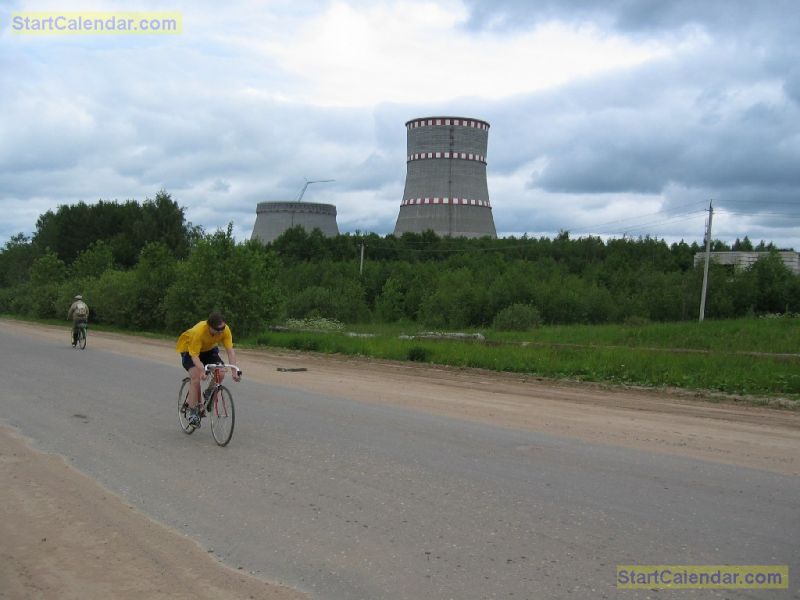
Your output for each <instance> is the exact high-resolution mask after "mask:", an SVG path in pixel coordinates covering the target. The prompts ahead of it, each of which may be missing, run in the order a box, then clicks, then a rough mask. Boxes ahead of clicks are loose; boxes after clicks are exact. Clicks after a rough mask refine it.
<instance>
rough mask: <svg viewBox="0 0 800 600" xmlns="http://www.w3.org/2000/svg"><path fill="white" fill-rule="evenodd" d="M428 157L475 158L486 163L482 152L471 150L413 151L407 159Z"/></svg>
mask: <svg viewBox="0 0 800 600" xmlns="http://www.w3.org/2000/svg"><path fill="white" fill-rule="evenodd" d="M428 158H455V159H460V160H475V161H478V162H482V163H483V164H486V157H485V156H484V155H483V154H472V153H471V152H415V153H414V154H409V155H408V157H407V159H408V161H409V162H410V161H412V160H425V159H428Z"/></svg>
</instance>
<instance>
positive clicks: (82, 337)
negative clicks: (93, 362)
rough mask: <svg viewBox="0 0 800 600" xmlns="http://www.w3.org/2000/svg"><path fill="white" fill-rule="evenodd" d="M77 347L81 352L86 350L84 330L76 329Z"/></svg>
mask: <svg viewBox="0 0 800 600" xmlns="http://www.w3.org/2000/svg"><path fill="white" fill-rule="evenodd" d="M78 347H79V348H80V349H81V350H84V349H86V328H85V327H78Z"/></svg>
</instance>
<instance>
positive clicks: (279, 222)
mask: <svg viewBox="0 0 800 600" xmlns="http://www.w3.org/2000/svg"><path fill="white" fill-rule="evenodd" d="M298 225H302V227H303V229H305V230H306V231H307V232H308V233H311V232H312V231H314V229H319V230H320V231H322V233H323V235H325V236H327V237H332V236H335V235H339V227H338V226H337V225H336V207H335V206H334V205H333V204H317V203H315V202H259V203H258V206H257V207H256V224H255V225H254V226H253V235H251V236H250V239H253V240H260V241H261V242H262V243H264V244H269V243H270V242H274V241H275V240H276V239H277V238H278V237H279V236H280V235H281V234H282V233H283V232H284V231H286V230H287V229H291V228H292V227H296V226H298Z"/></svg>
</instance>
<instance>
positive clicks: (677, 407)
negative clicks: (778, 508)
mask: <svg viewBox="0 0 800 600" xmlns="http://www.w3.org/2000/svg"><path fill="white" fill-rule="evenodd" d="M2 323H3V327H4V328H7V329H10V330H13V331H14V332H15V333H24V335H28V336H33V337H39V338H42V339H46V340H50V341H52V342H53V343H56V344H59V343H64V341H65V339H66V335H67V334H66V330H65V329H61V328H55V327H46V326H39V325H29V324H23V323H18V322H14V321H8V320H3V321H2ZM90 347H91V351H104V352H113V353H118V354H122V355H133V356H138V357H141V358H146V359H151V360H154V361H159V362H167V363H170V362H175V363H176V364H177V355H176V354H175V353H174V349H173V345H172V343H170V342H167V341H160V340H149V339H144V338H133V337H128V336H122V335H116V334H106V333H100V332H96V331H92V332H91V333H90ZM238 362H239V364H240V366H242V367H243V369H244V371H245V376H246V377H248V378H252V379H254V380H257V381H260V382H264V383H272V384H279V385H282V386H287V387H293V388H297V389H300V390H308V391H311V392H324V393H326V394H331V395H341V396H345V397H348V398H352V399H355V400H359V401H363V402H369V403H383V404H392V405H399V406H403V407H406V408H410V409H413V410H419V411H424V412H430V413H434V414H440V415H447V416H451V417H456V418H461V419H466V420H472V421H478V422H483V423H490V424H494V425H499V426H503V427H512V428H518V429H526V430H532V431H543V432H547V433H549V434H553V435H559V436H564V437H572V438H577V439H580V440H585V441H590V442H597V443H603V444H609V445H615V446H623V447H628V448H636V449H641V450H646V451H648V452H657V453H664V454H672V455H679V456H685V457H692V458H697V459H702V460H708V461H717V462H722V463H726V464H731V465H737V466H742V467H750V468H756V469H763V470H768V471H773V472H777V473H781V474H788V475H794V476H798V475H800V459H799V458H798V457H800V413H798V412H789V411H782V410H776V409H769V408H759V407H751V406H743V405H738V404H726V403H720V402H716V403H710V402H704V401H702V400H698V399H696V398H692V397H690V396H689V395H682V394H667V393H658V392H653V391H646V390H622V389H617V390H610V389H603V388H601V387H598V386H588V385H572V384H560V383H555V382H548V381H540V380H535V379H528V378H524V377H520V376H518V375H504V374H497V373H488V372H477V371H464V370H457V369H446V368H436V367H429V366H421V365H416V364H413V365H410V364H399V363H390V362H384V361H372V360H366V359H351V358H343V357H328V356H318V355H305V354H296V353H289V352H261V351H248V350H240V351H239V361H238ZM279 367H284V368H297V367H303V368H306V369H307V371H301V372H291V371H279V370H277V369H278V368H279ZM0 539H2V540H3V543H2V544H0V598H2V599H6V598H8V599H11V598H82V599H87V598H88V599H91V598H109V597H115V598H129V597H130V598H134V597H136V598H184V597H186V598H189V597H192V598H300V597H302V596H301V595H300V594H298V593H297V592H294V591H292V590H289V589H286V588H281V587H280V586H277V585H271V584H268V583H266V582H263V581H260V580H258V579H256V578H253V577H249V576H247V575H246V574H244V573H242V572H240V571H236V570H231V569H229V568H227V567H224V566H222V565H221V564H220V563H219V562H217V561H216V560H214V558H213V555H212V554H210V553H209V552H207V551H205V550H204V549H202V548H200V547H199V546H197V545H196V544H195V543H194V542H192V541H191V540H189V539H188V538H186V537H184V536H183V535H181V534H180V533H178V532H175V531H171V530H169V529H167V528H165V527H163V526H161V525H158V524H155V523H153V522H152V521H150V520H149V519H148V518H147V517H146V516H144V515H142V514H140V513H138V512H137V511H135V510H132V509H131V508H130V507H129V506H128V505H127V504H126V503H125V502H124V501H123V500H122V499H121V498H119V497H117V496H116V495H114V494H112V493H110V492H109V491H107V490H105V489H104V488H102V487H100V486H99V485H97V484H96V483H94V482H93V481H92V480H90V479H88V478H87V477H85V476H83V475H82V474H80V473H78V472H77V471H75V470H74V469H73V468H72V467H70V466H69V465H67V464H66V463H65V462H64V461H63V460H61V459H60V458H58V457H54V456H49V455H44V454H41V453H39V452H36V451H35V450H33V449H32V448H31V447H30V446H29V445H28V444H26V443H25V441H24V440H22V439H21V438H19V437H18V436H16V435H15V434H14V433H13V432H12V431H11V430H10V429H7V428H0Z"/></svg>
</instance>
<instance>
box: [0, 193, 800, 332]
mask: <svg viewBox="0 0 800 600" xmlns="http://www.w3.org/2000/svg"><path fill="white" fill-rule="evenodd" d="M231 229H232V228H231V227H230V226H229V227H228V229H227V231H216V232H213V233H207V232H205V231H203V230H202V229H201V228H200V227H196V226H193V225H192V224H191V223H188V222H187V221H186V219H185V214H184V209H183V208H181V207H180V206H178V204H177V203H176V202H175V201H174V200H172V198H171V196H170V195H169V194H168V193H166V192H163V191H162V192H160V193H159V194H157V195H156V198H155V199H154V200H149V199H148V200H145V201H144V202H143V203H138V202H135V201H128V202H124V203H119V202H108V201H100V202H98V203H96V204H93V205H88V204H85V203H79V204H76V205H71V206H60V207H59V208H58V209H57V210H56V211H55V212H53V211H48V212H47V213H45V214H44V215H42V216H41V217H40V218H39V219H38V221H37V224H36V231H35V232H34V234H33V235H32V237H30V238H29V237H26V236H24V235H22V234H19V235H16V236H14V237H12V238H11V240H10V241H9V242H7V243H6V245H5V247H4V248H3V249H2V251H0V312H4V313H10V314H17V315H26V316H32V317H38V318H63V317H64V316H66V310H67V307H68V306H69V304H70V300H71V298H72V297H73V296H74V295H75V294H76V293H81V294H83V295H84V297H85V298H86V300H87V302H88V304H89V306H90V308H91V310H92V315H91V319H92V321H94V322H101V323H105V324H109V325H115V326H118V327H122V328H131V329H145V330H151V331H179V330H181V329H183V328H185V327H188V326H190V325H192V324H194V323H195V322H196V321H197V320H199V319H200V318H202V317H203V316H204V315H206V314H207V313H209V312H210V311H211V310H220V311H222V312H223V313H224V314H225V315H226V316H227V318H228V319H229V320H230V322H231V323H232V324H235V329H236V330H237V332H239V333H240V334H243V335H247V334H249V333H255V332H258V331H261V330H263V328H264V327H265V326H266V325H267V324H270V323H276V322H280V321H282V320H284V319H286V318H305V317H315V316H321V317H327V318H333V319H337V320H340V321H344V322H349V323H357V322H396V321H412V322H415V323H419V324H420V325H425V326H428V327H434V328H467V327H475V328H480V327H495V328H498V329H526V328H530V327H534V326H536V325H538V324H570V323H620V322H626V321H627V322H641V321H680V320H689V319H697V317H698V312H699V299H700V293H701V285H702V277H703V273H702V267H695V265H694V255H695V254H696V253H697V252H700V251H701V248H700V247H699V246H698V245H697V244H696V243H692V244H687V243H685V242H680V243H674V244H671V245H668V244H667V243H666V242H665V241H663V240H658V239H655V238H650V237H644V238H638V239H611V240H607V241H604V240H602V239H601V238H598V237H593V236H587V237H580V238H571V237H570V235H569V233H568V232H561V233H560V234H559V235H558V236H556V237H555V238H552V239H551V238H546V237H540V238H528V237H522V238H505V239H496V240H492V239H488V238H484V239H477V240H470V239H465V238H442V237H439V236H437V235H435V234H434V233H432V232H425V233H422V234H411V233H406V234H403V235H402V236H399V237H396V236H393V235H388V236H379V235H377V234H361V233H358V232H357V233H355V234H344V235H339V236H336V237H330V238H327V237H325V236H323V235H322V233H321V232H320V231H319V230H315V231H312V232H307V231H305V230H304V229H302V228H301V227H296V228H293V229H290V230H288V231H286V232H285V233H284V234H283V235H282V236H281V237H280V238H278V239H277V240H275V241H274V242H273V243H271V244H267V245H264V244H261V243H259V242H257V241H247V242H236V241H235V240H234V239H233V237H232V234H231ZM362 247H363V254H364V256H365V260H364V262H363V265H362V263H361V260H360V259H361V255H362ZM734 247H735V248H736V249H756V250H775V249H774V247H772V245H771V244H765V243H764V242H762V243H761V244H760V245H759V246H756V247H755V248H754V247H753V245H752V243H751V242H750V241H749V240H748V239H747V238H745V239H744V240H742V241H739V240H737V241H736V243H735V244H734ZM713 249H714V250H727V249H730V248H729V247H728V246H726V245H725V244H724V243H722V242H720V241H718V240H715V241H714V243H713ZM708 289H709V292H708V298H707V302H706V317H707V318H717V319H724V318H732V317H740V316H745V315H749V314H761V313H783V312H793V313H796V312H800V277H799V276H797V275H795V274H793V273H792V272H791V271H790V270H789V269H788V268H787V267H786V266H785V265H784V264H783V262H782V260H781V259H780V257H779V256H778V255H777V253H776V252H770V253H768V254H767V255H766V256H765V257H764V258H762V259H760V260H759V261H757V262H756V263H755V264H754V265H753V266H752V267H750V268H748V269H746V270H734V269H732V268H731V267H727V266H722V265H717V264H712V265H711V269H710V274H709V288H708Z"/></svg>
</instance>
